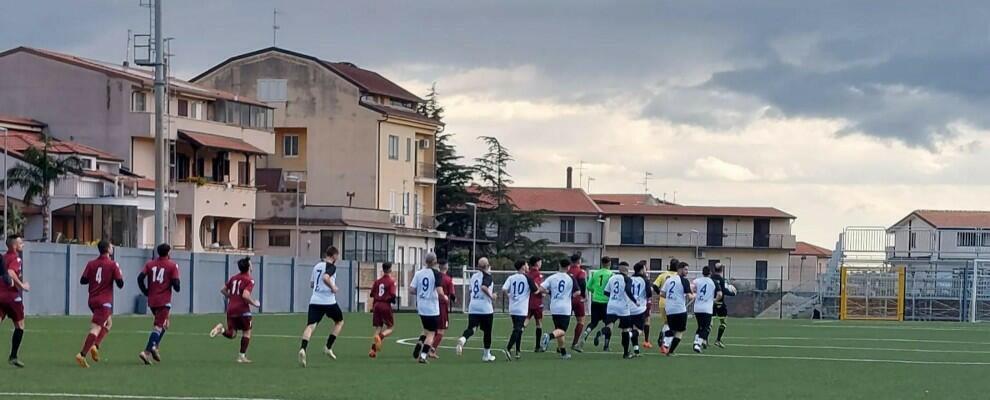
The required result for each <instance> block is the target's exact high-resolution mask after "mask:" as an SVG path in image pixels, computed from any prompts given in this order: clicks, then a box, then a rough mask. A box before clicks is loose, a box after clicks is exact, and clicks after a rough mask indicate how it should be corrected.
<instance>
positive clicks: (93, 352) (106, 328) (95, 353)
mask: <svg viewBox="0 0 990 400" xmlns="http://www.w3.org/2000/svg"><path fill="white" fill-rule="evenodd" d="M107 313H108V314H109V313H110V311H109V309H108V311H107ZM112 327H113V317H112V316H109V315H108V316H107V317H106V322H104V323H103V324H101V325H100V334H99V335H97V336H96V342H95V343H93V347H91V348H90V349H89V356H90V358H92V359H93V361H94V362H100V345H101V344H103V339H105V338H106V337H107V335H108V334H110V329H111V328H112Z"/></svg>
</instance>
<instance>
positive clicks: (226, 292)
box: [220, 285, 230, 297]
mask: <svg viewBox="0 0 990 400" xmlns="http://www.w3.org/2000/svg"><path fill="white" fill-rule="evenodd" d="M220 294H222V295H223V297H230V289H227V285H223V287H222V288H220Z"/></svg>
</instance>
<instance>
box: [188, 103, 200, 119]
mask: <svg viewBox="0 0 990 400" xmlns="http://www.w3.org/2000/svg"><path fill="white" fill-rule="evenodd" d="M189 116H190V117H192V118H193V119H203V103H200V102H195V103H192V113H191V114H190V115H189Z"/></svg>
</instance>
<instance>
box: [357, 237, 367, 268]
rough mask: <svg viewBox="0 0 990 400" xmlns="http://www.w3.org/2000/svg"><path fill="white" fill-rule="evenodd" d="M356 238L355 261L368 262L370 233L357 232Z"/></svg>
mask: <svg viewBox="0 0 990 400" xmlns="http://www.w3.org/2000/svg"><path fill="white" fill-rule="evenodd" d="M354 237H355V239H354V240H355V242H354V261H368V254H367V250H368V233H367V232H357V234H356V235H354Z"/></svg>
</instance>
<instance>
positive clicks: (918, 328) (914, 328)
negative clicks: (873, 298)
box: [798, 324, 977, 332]
mask: <svg viewBox="0 0 990 400" xmlns="http://www.w3.org/2000/svg"><path fill="white" fill-rule="evenodd" d="M798 327H799V328H816V329H888V330H897V331H974V332H975V331H976V330H977V329H976V328H936V327H926V326H895V325H823V324H811V325H798Z"/></svg>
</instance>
